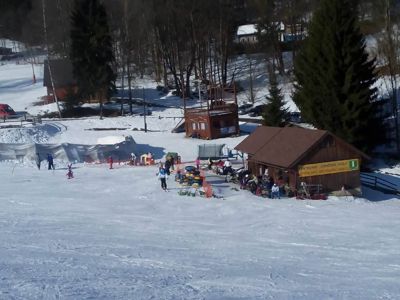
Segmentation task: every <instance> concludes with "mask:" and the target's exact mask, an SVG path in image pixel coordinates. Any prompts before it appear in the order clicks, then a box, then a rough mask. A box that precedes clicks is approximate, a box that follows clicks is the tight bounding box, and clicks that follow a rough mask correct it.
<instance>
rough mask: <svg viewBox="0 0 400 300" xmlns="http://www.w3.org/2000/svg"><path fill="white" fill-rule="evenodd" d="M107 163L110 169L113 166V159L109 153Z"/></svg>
mask: <svg viewBox="0 0 400 300" xmlns="http://www.w3.org/2000/svg"><path fill="white" fill-rule="evenodd" d="M108 163H109V164H110V169H112V168H113V163H114V160H113V158H112V156H111V155H110V157H109V158H108Z"/></svg>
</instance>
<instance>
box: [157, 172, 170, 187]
mask: <svg viewBox="0 0 400 300" xmlns="http://www.w3.org/2000/svg"><path fill="white" fill-rule="evenodd" d="M157 176H158V179H159V180H160V181H161V188H162V189H163V190H164V191H166V190H167V178H168V174H167V171H166V170H165V168H164V167H160V169H159V170H158V173H157Z"/></svg>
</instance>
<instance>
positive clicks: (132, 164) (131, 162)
mask: <svg viewBox="0 0 400 300" xmlns="http://www.w3.org/2000/svg"><path fill="white" fill-rule="evenodd" d="M129 164H130V165H131V166H135V165H136V155H135V153H133V152H132V153H131V160H130V162H129Z"/></svg>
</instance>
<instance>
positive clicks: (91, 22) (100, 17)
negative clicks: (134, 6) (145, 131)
mask: <svg viewBox="0 0 400 300" xmlns="http://www.w3.org/2000/svg"><path fill="white" fill-rule="evenodd" d="M70 58H71V61H72V65H73V70H74V76H75V78H76V80H77V84H78V89H79V94H80V96H81V97H82V98H83V99H86V100H95V101H98V102H99V103H100V106H101V107H102V103H103V101H104V100H105V99H107V98H109V97H110V96H111V95H112V93H113V92H114V91H115V78H116V75H115V73H114V71H113V68H112V66H113V63H114V55H113V51H112V42H111V36H110V32H109V27H108V21H107V13H106V10H105V7H104V5H103V4H101V3H100V2H99V0H75V2H74V9H73V13H72V17H71V53H70Z"/></svg>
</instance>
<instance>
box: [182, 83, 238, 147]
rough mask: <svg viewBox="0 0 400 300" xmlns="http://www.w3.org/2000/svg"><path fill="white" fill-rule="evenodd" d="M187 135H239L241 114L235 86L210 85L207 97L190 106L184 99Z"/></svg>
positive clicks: (200, 136)
mask: <svg viewBox="0 0 400 300" xmlns="http://www.w3.org/2000/svg"><path fill="white" fill-rule="evenodd" d="M184 111H185V132H186V136H187V137H195V138H200V139H217V138H221V137H227V136H234V135H239V133H240V128H239V116H238V105H237V99H236V91H235V88H234V87H232V88H231V87H219V86H209V87H208V89H207V93H206V96H205V99H199V102H198V105H194V106H191V107H188V106H187V105H186V99H185V100H184Z"/></svg>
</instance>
